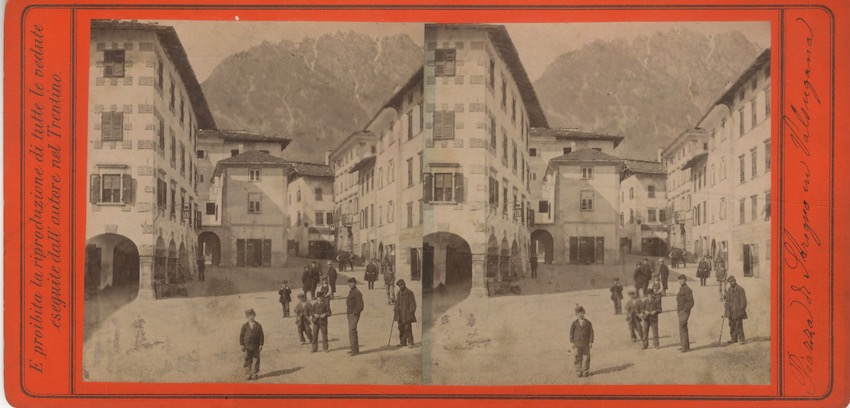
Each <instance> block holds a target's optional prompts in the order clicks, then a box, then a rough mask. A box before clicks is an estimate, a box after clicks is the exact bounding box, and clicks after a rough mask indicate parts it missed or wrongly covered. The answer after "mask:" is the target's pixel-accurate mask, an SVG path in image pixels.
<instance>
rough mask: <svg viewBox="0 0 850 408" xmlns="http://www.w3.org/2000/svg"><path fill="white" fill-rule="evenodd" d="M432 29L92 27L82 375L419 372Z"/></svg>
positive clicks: (198, 378)
mask: <svg viewBox="0 0 850 408" xmlns="http://www.w3.org/2000/svg"><path fill="white" fill-rule="evenodd" d="M423 36H424V26H423V25H422V24H407V23H404V24H403V23H381V24H376V23H339V22H336V23H322V22H242V21H229V22H222V21H215V22H214V21H136V20H132V21H130V20H96V21H92V23H91V41H90V44H89V66H88V80H89V84H88V90H87V92H88V94H87V98H88V114H87V122H88V123H87V127H88V140H87V141H86V144H87V165H86V171H87V173H88V174H87V179H88V186H87V187H88V191H89V199H88V203H87V208H86V248H85V310H84V317H85V322H84V329H83V331H84V343H83V350H82V354H83V355H82V362H83V366H82V370H83V372H82V378H83V380H84V381H92V382H180V383H191V382H214V383H233V382H259V383H281V384H285V383H302V384H324V383H329V384H330V383H333V384H419V383H421V381H422V353H421V340H422V336H421V333H422V331H421V328H420V326H419V323H418V322H421V321H422V315H421V307H417V302H421V293H422V285H421V276H422V252H421V251H422V236H423V234H422V219H421V218H422V213H421V211H416V212H414V211H413V207H412V205H411V204H410V203H412V202H417V201H420V200H421V198H422V197H421V195H422V187H421V186H420V184H419V183H414V182H413V178H412V175H413V174H414V169H416V170H415V172H419V169H420V168H421V166H422V152H423V147H424V143H423V138H424V137H423V136H422V133H423V126H422V123H423V120H422V115H423V108H422V106H423V78H424V75H423V69H422V67H423V55H424V53H423V43H424V38H423ZM420 178H421V177H420ZM376 179H377V180H376ZM402 203H408V204H407V205H404V204H402ZM420 208H421V206H420Z"/></svg>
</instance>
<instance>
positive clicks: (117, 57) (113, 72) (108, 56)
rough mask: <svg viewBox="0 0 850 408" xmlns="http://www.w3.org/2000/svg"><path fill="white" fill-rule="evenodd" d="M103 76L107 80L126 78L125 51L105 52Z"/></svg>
mask: <svg viewBox="0 0 850 408" xmlns="http://www.w3.org/2000/svg"><path fill="white" fill-rule="evenodd" d="M103 76H104V77H106V78H123V77H124V50H109V51H104V52H103Z"/></svg>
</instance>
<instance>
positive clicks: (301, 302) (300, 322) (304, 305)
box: [295, 293, 313, 346]
mask: <svg viewBox="0 0 850 408" xmlns="http://www.w3.org/2000/svg"><path fill="white" fill-rule="evenodd" d="M312 318H313V305H312V304H310V302H308V301H307V295H306V294H304V293H299V294H298V304H297V305H295V327H296V328H297V329H298V337H299V338H300V339H301V345H302V346H303V345H305V344H307V342H306V341H305V340H304V335H305V334H306V335H307V340H310V343H311V344H312V343H313V332H312V331H310V320H312Z"/></svg>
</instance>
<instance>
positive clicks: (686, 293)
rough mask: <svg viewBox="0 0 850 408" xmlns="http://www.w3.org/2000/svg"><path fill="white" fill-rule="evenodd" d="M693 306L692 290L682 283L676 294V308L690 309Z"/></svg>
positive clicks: (678, 309) (680, 309)
mask: <svg viewBox="0 0 850 408" xmlns="http://www.w3.org/2000/svg"><path fill="white" fill-rule="evenodd" d="M693 307H694V291H693V290H691V288H690V287H688V285H686V284H685V285H682V287H680V288H679V294H677V295H676V310H677V311H680V312H681V311H690V310H691V309H692V308H693Z"/></svg>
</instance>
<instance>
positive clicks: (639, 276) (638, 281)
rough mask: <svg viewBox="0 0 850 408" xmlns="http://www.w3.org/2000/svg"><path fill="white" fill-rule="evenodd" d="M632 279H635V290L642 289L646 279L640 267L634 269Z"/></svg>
mask: <svg viewBox="0 0 850 408" xmlns="http://www.w3.org/2000/svg"><path fill="white" fill-rule="evenodd" d="M633 277H634V278H635V287H636V288H640V287H643V284H644V282H646V277H645V276H644V274H643V268H642V267H640V266H636V267H635V273H634V276H633Z"/></svg>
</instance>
